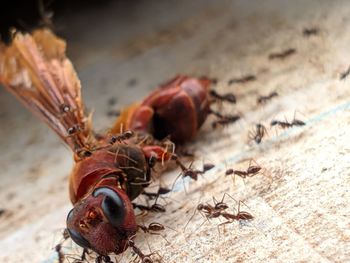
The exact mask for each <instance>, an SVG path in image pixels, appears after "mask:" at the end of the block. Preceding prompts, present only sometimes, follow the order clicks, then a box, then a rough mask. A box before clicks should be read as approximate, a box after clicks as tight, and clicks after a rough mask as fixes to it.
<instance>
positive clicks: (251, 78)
mask: <svg viewBox="0 0 350 263" xmlns="http://www.w3.org/2000/svg"><path fill="white" fill-rule="evenodd" d="M254 80H256V77H255V76H254V75H247V76H244V77H242V78H236V79H230V80H229V81H228V82H227V84H228V85H232V84H234V83H242V84H243V83H246V82H250V81H254Z"/></svg>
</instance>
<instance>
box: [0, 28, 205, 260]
mask: <svg viewBox="0 0 350 263" xmlns="http://www.w3.org/2000/svg"><path fill="white" fill-rule="evenodd" d="M185 79H187V78H185ZM182 80H183V79H182ZM203 81H204V83H207V82H206V81H205V80H203ZM0 83H1V84H3V85H4V87H5V88H7V89H8V90H9V91H10V92H11V93H12V94H14V95H15V96H16V97H17V98H18V99H19V100H20V101H21V102H22V103H23V104H24V105H25V106H27V107H28V109H30V110H31V111H32V112H34V113H35V114H36V115H38V116H39V117H40V118H41V119H42V120H43V121H45V122H46V123H47V124H48V125H49V126H50V127H51V128H52V129H53V130H54V131H55V132H56V133H57V134H58V135H59V136H60V138H61V139H62V141H64V142H65V143H66V144H67V145H68V146H69V148H70V149H71V150H72V153H73V154H74V161H75V163H74V167H73V170H72V173H71V175H70V179H69V193H70V199H71V202H72V203H73V206H74V207H73V209H72V210H71V211H70V212H69V213H68V216H67V220H66V223H67V232H68V233H69V236H70V237H71V239H72V240H73V241H74V242H75V243H76V244H78V245H79V246H81V247H83V248H85V249H89V250H92V251H94V252H96V253H98V254H99V255H101V257H100V259H101V260H104V261H106V260H107V259H108V257H107V256H108V254H110V253H115V254H120V253H122V252H124V251H125V250H126V249H127V248H128V247H129V246H131V248H132V249H133V250H134V251H136V250H137V248H136V246H135V244H134V242H133V240H132V239H133V238H134V237H135V235H136V232H137V229H138V226H137V224H136V217H135V213H134V209H133V206H132V203H131V201H132V200H134V199H135V198H136V197H137V196H139V195H140V194H141V193H142V192H143V191H144V188H145V187H147V186H148V185H149V184H150V180H151V172H152V169H151V167H150V166H149V164H150V161H149V159H150V158H151V157H152V158H153V159H155V161H157V162H164V161H170V160H171V159H176V163H177V164H179V165H180V164H181V162H180V161H179V160H178V158H177V157H176V155H175V154H174V153H172V152H169V151H168V150H167V149H166V148H164V147H162V146H159V145H153V144H151V143H148V144H142V143H138V144H136V143H133V142H129V138H131V137H132V135H133V132H130V131H127V132H125V133H123V134H120V135H117V136H114V137H112V139H111V141H109V137H110V136H109V135H108V134H104V135H97V134H96V133H94V132H93V130H92V124H91V118H90V117H88V116H87V115H86V114H85V111H84V106H83V101H82V96H81V86H80V81H79V79H78V77H77V75H76V72H75V70H74V68H73V66H72V64H71V62H70V60H69V59H68V58H67V57H66V55H65V42H64V41H63V40H61V39H59V38H57V37H56V36H55V35H54V34H53V33H52V32H51V31H49V30H45V29H42V30H37V31H34V32H33V33H32V34H21V33H17V34H15V37H14V39H13V41H12V43H11V45H9V46H6V45H4V44H1V43H0ZM200 83H201V82H199V80H196V79H191V80H189V82H186V81H185V84H184V85H185V86H182V88H183V90H187V91H188V92H189V93H190V94H192V93H191V92H192V91H193V89H194V90H195V91H197V89H196V88H198V85H199V86H200V85H201V84H200ZM187 85H189V86H190V88H188V86H187ZM193 85H194V86H193ZM203 85H204V84H203ZM166 90H167V89H166ZM199 90H200V91H202V90H201V89H200V88H199ZM177 91H178V90H177ZM204 91H205V92H204ZM204 91H203V92H204V93H201V94H202V95H203V96H204V97H201V95H198V96H199V98H203V100H204V101H205V102H206V101H207V99H206V96H207V95H208V92H207V90H206V89H204ZM184 92H185V91H183V92H179V93H176V94H178V95H179V96H180V97H181V94H182V95H183V94H184ZM160 93H161V92H160ZM152 98H154V97H152ZM167 98H173V96H167ZM180 101H181V102H184V101H186V102H188V100H187V99H185V100H180ZM159 102H160V101H158V103H159ZM179 105H180V104H179ZM186 105H193V104H191V103H189V104H186ZM205 105H207V104H205ZM163 106H164V105H163ZM180 106H182V104H181V105H180ZM205 107H206V106H205ZM208 109H209V108H208ZM192 110H193V111H194V112H197V111H196V109H194V108H192ZM171 112H172V113H175V114H176V110H173V109H172V110H171ZM199 113H201V114H202V113H203V114H204V113H207V111H206V108H205V109H202V108H200V109H199ZM186 114H188V113H187V112H186ZM193 114H194V113H193ZM201 114H199V115H200V117H203V115H201ZM157 116H158V115H157ZM192 117H193V116H192ZM141 119H142V120H143V118H141ZM188 120H189V119H186V121H188ZM179 121H181V123H182V119H180V120H179ZM171 123H174V122H173V120H172V122H171ZM175 123H176V120H175ZM199 123H200V121H198V122H197V121H194V125H195V126H196V127H197V124H198V125H199ZM185 124H187V123H186V122H185ZM185 124H183V125H185ZM192 124H193V123H192ZM176 125H179V123H176ZM119 131H120V130H119V129H118V132H116V133H112V134H118V133H119ZM121 141H123V143H120V142H121ZM175 157H176V158H175ZM181 168H183V166H181ZM187 173H191V169H187ZM157 208H158V209H159V207H157ZM135 253H136V252H135ZM137 253H139V254H140V251H137ZM140 255H142V254H140Z"/></svg>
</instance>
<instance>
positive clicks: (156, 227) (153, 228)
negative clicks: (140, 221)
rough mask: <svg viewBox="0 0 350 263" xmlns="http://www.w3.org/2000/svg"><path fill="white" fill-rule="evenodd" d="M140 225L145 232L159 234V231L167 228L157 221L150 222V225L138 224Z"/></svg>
mask: <svg viewBox="0 0 350 263" xmlns="http://www.w3.org/2000/svg"><path fill="white" fill-rule="evenodd" d="M138 227H139V229H141V230H142V231H143V232H144V233H149V234H151V235H159V233H157V232H159V231H163V230H164V229H165V227H164V226H163V225H162V224H160V223H156V222H153V223H150V224H149V225H148V227H147V226H144V225H138Z"/></svg>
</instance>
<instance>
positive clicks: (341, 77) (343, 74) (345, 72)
mask: <svg viewBox="0 0 350 263" xmlns="http://www.w3.org/2000/svg"><path fill="white" fill-rule="evenodd" d="M349 74H350V67H348V69H347V70H346V71H344V72H343V73H341V74H340V80H344V79H346V77H347V76H349Z"/></svg>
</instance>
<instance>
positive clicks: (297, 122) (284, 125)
mask: <svg viewBox="0 0 350 263" xmlns="http://www.w3.org/2000/svg"><path fill="white" fill-rule="evenodd" d="M270 125H271V126H276V125H278V126H280V127H281V128H282V129H287V128H291V127H293V126H304V125H306V123H305V122H303V121H301V120H298V119H296V118H295V114H294V118H293V121H292V122H288V121H277V120H272V121H271V123H270Z"/></svg>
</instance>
